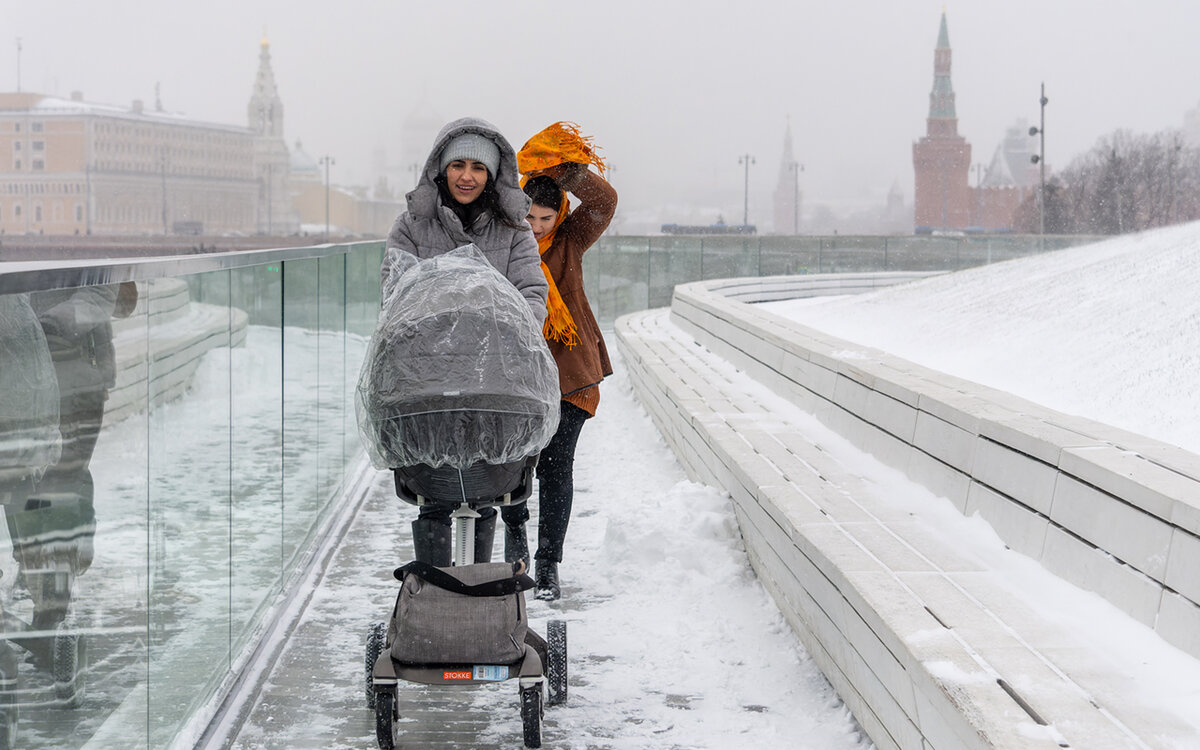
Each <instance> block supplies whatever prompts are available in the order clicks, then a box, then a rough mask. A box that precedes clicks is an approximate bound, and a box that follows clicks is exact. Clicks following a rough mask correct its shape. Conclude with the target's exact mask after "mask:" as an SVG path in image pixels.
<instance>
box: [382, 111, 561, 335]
mask: <svg viewBox="0 0 1200 750" xmlns="http://www.w3.org/2000/svg"><path fill="white" fill-rule="evenodd" d="M463 133H478V134H480V135H483V136H485V137H487V138H489V139H491V140H492V141H493V142H495V144H496V145H497V146H498V147H499V149H500V168H499V170H498V172H499V174H496V175H491V174H489V175H488V179H489V180H491V181H492V183H493V185H494V186H495V188H496V190H497V191H498V193H499V196H500V200H499V206H500V210H502V211H503V212H504V213H505V215H507V217H508V218H509V219H510V220H511V221H513V222H514V223H516V224H518V225H519V226H520V227H521V228H520V229H513V228H512V227H510V226H508V225H507V224H505V223H504V222H503V221H501V220H500V217H497V216H494V215H493V214H492V212H491V211H490V210H485V211H483V212H482V213H480V214H479V215H478V216H476V217H475V220H474V222H472V224H471V226H469V227H464V226H463V225H462V222H461V221H460V220H459V218H458V215H457V214H455V213H454V211H453V210H451V208H450V207H449V206H446V205H444V204H443V203H442V199H441V195H440V194H439V191H438V186H437V184H436V183H434V178H435V177H437V176H438V173H439V169H438V167H439V162H440V160H441V159H440V157H441V153H442V151H443V149H445V147H446V144H447V143H449V142H450V140H451V139H452V138H454V137H455V136H458V135H461V134H463ZM406 197H407V199H408V210H407V211H405V212H404V213H402V214H400V216H399V217H398V218H397V219H396V223H395V224H393V225H392V230H391V232H390V233H389V234H388V240H387V253H386V254H385V256H384V259H383V266H382V268H381V269H380V274H381V280H382V292H383V298H384V299H387V297H388V295H389V293H390V292H391V288H392V284H393V283H394V281H393V279H392V276H393V275H394V272H395V270H396V269H400V268H403V267H404V264H403V262H402V261H401V260H400V254H401V253H402V252H405V253H411V254H412V255H415V256H417V257H418V258H431V257H434V256H437V255H441V254H442V253H446V252H449V251H451V250H453V249H455V248H457V247H461V246H463V245H466V244H470V243H474V244H475V246H476V247H478V248H479V249H480V250H481V251H482V252H483V254H484V256H485V257H487V259H488V260H489V261H490V262H491V264H492V265H493V266H495V267H496V269H497V270H499V271H500V273H502V274H503V275H504V276H505V277H506V278H508V280H509V281H511V282H512V283H513V286H515V287H516V288H517V290H518V291H519V292H520V293H521V295H522V296H523V297H524V298H525V300H526V301H527V302H528V303H529V308H530V310H532V312H533V317H534V319H535V320H537V321H538V325H541V324H542V323H543V322H544V321H545V320H546V295H547V291H548V287H547V284H546V277H545V275H544V274H543V273H542V267H541V258H540V256H539V255H538V246H537V241H536V240H535V239H534V238H533V232H532V231H531V230H530V229H529V225H528V224H526V223H525V217H526V216H527V215H528V214H529V205H530V200H529V196H527V195H525V192H524V191H523V190H521V186H520V183H519V182H518V171H517V155H516V153H515V152H514V151H513V149H512V146H511V145H509V143H508V141H507V140H505V138H504V136H502V135H500V133H499V131H498V130H496V128H495V126H493V125H492V124H491V123H489V122H487V121H486V120H481V119H478V118H474V117H464V118H462V119H459V120H455V121H453V122H451V123H448V124H447V125H446V126H445V127H443V128H442V130H441V132H440V133H438V136H437V139H436V140H435V141H434V145H433V151H432V152H430V154H429V159H428V160H427V161H426V162H425V170H424V172H422V174H421V179H420V180H419V181H418V183H417V187H416V188H414V189H413V190H412V191H411V192H410V193H408V195H407V196H406Z"/></svg>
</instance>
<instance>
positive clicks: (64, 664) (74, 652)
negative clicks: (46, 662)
mask: <svg viewBox="0 0 1200 750" xmlns="http://www.w3.org/2000/svg"><path fill="white" fill-rule="evenodd" d="M86 670H87V643H86V641H84V639H83V636H82V635H81V634H80V633H79V631H78V630H77V629H76V628H74V627H71V626H70V625H68V624H67V622H63V623H60V624H59V626H58V630H57V632H56V633H55V634H54V665H53V674H54V694H55V696H57V697H58V699H59V700H61V701H62V702H63V703H64V704H66V706H67V707H69V708H75V707H77V706H78V705H79V702H80V700H81V699H82V698H83V685H84V673H85V672H86Z"/></svg>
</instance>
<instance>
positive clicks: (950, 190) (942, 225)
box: [913, 11, 971, 229]
mask: <svg viewBox="0 0 1200 750" xmlns="http://www.w3.org/2000/svg"><path fill="white" fill-rule="evenodd" d="M970 169H971V145H970V144H969V143H967V142H966V140H965V139H963V137H962V136H960V135H959V134H958V115H957V114H956V112H955V108H954V88H953V86H951V83H950V32H949V31H948V30H947V27H946V13H945V11H942V22H941V27H940V28H939V29H938V40H937V47H936V48H935V49H934V52H933V90H932V91H931V92H930V94H929V116H928V118H926V120H925V136H924V137H923V138H921V139H920V140H919V141H917V142H916V143H914V144H913V172H914V175H915V178H916V180H915V181H916V184H915V186H914V190H913V221H914V223H915V225H916V226H918V227H929V228H932V229H964V228H966V227H967V226H968V225H969V224H970V202H971V200H970V199H971V190H970V187H969V186H968V174H969V172H970Z"/></svg>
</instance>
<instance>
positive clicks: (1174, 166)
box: [1014, 130, 1200, 234]
mask: <svg viewBox="0 0 1200 750" xmlns="http://www.w3.org/2000/svg"><path fill="white" fill-rule="evenodd" d="M1045 205H1046V231H1047V232H1051V233H1070V234H1123V233H1126V232H1136V231H1141V230H1143V229H1150V228H1153V227H1161V226H1167V225H1169V224H1174V223H1178V222H1183V221H1192V220H1195V219H1197V218H1200V150H1197V149H1195V148H1189V147H1187V146H1185V145H1184V143H1183V139H1182V137H1181V135H1180V134H1179V132H1178V131H1165V132H1162V133H1157V134H1154V135H1136V134H1134V133H1131V132H1129V131H1127V130H1118V131H1116V132H1114V133H1112V134H1111V135H1108V136H1105V137H1104V138H1101V139H1100V141H1099V142H1098V143H1097V144H1096V145H1095V146H1094V147H1093V148H1092V150H1091V151H1088V152H1087V153H1085V154H1083V155H1082V156H1079V157H1077V158H1076V159H1075V160H1074V161H1072V162H1071V163H1070V165H1069V166H1068V167H1067V168H1066V169H1064V170H1063V171H1062V172H1060V173H1059V174H1058V175H1057V176H1056V177H1055V178H1054V179H1052V180H1051V182H1050V183H1048V184H1047V185H1046V196H1045ZM1037 210H1038V208H1037V196H1036V194H1034V195H1033V196H1031V197H1030V198H1028V199H1026V201H1025V202H1024V203H1022V205H1021V207H1020V208H1019V209H1018V212H1017V216H1016V217H1014V225H1015V228H1017V229H1018V230H1019V231H1035V228H1036V227H1037V224H1038V214H1037Z"/></svg>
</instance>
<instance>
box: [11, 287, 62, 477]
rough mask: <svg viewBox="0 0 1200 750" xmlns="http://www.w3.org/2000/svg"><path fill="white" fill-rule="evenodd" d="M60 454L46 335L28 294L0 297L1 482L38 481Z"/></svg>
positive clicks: (55, 386) (54, 383)
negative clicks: (25, 478)
mask: <svg viewBox="0 0 1200 750" xmlns="http://www.w3.org/2000/svg"><path fill="white" fill-rule="evenodd" d="M61 450H62V441H61V438H60V435H59V430H58V379H57V378H56V377H55V375H54V363H53V362H52V361H51V360H50V349H49V348H48V347H47V346H46V337H45V335H44V334H43V333H42V328H41V326H40V325H39V324H38V319H37V315H36V314H35V313H34V311H33V308H32V307H30V305H29V297H28V295H24V294H12V295H5V296H0V479H3V478H5V477H7V478H17V479H19V478H21V477H25V476H33V477H40V476H41V475H42V473H43V472H45V470H46V468H47V467H49V466H52V465H53V464H55V463H57V462H58V458H59V455H60V453H61Z"/></svg>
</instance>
